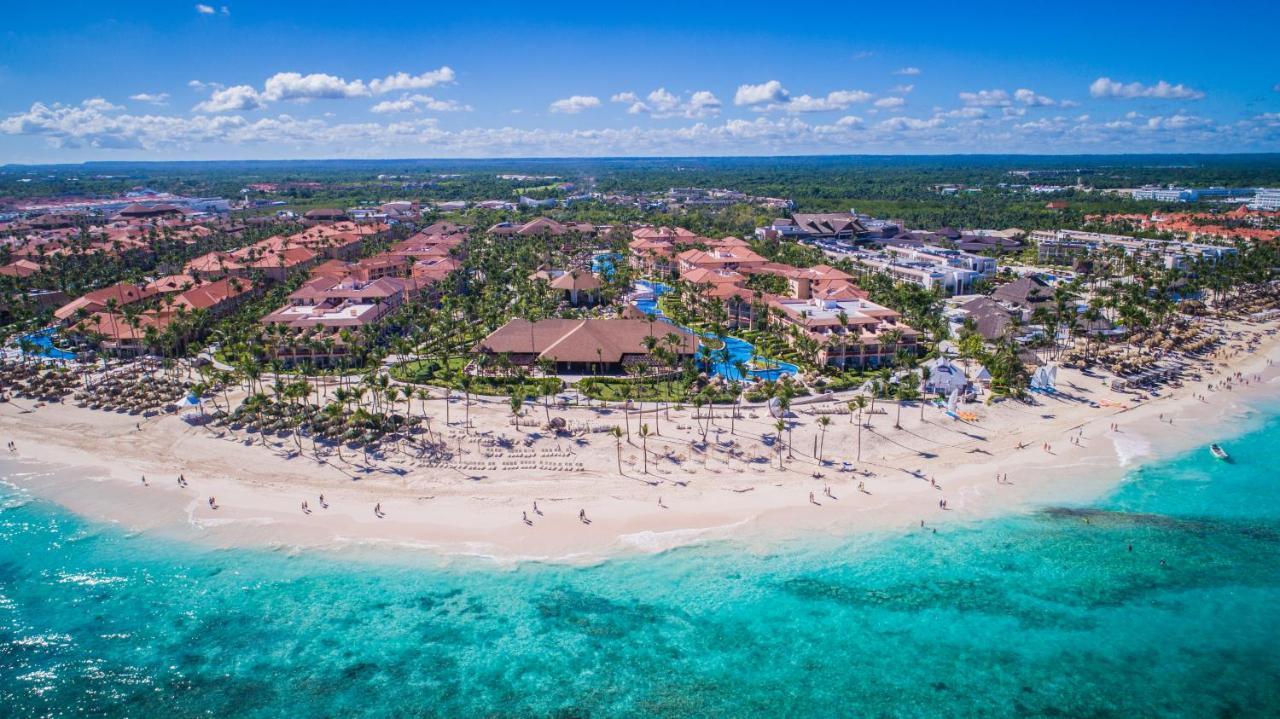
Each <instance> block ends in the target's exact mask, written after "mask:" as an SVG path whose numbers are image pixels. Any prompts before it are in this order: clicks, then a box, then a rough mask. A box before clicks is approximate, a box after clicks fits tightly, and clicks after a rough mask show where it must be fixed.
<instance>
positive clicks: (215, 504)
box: [209, 496, 218, 509]
mask: <svg viewBox="0 0 1280 719" xmlns="http://www.w3.org/2000/svg"><path fill="white" fill-rule="evenodd" d="M217 508H218V500H217V499H215V498H214V497H213V496H210V497H209V509H217Z"/></svg>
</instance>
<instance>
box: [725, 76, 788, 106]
mask: <svg viewBox="0 0 1280 719" xmlns="http://www.w3.org/2000/svg"><path fill="white" fill-rule="evenodd" d="M790 97H791V94H790V93H788V92H787V88H785V87H783V86H782V83H780V82H778V81H777V80H770V81H768V82H765V83H761V84H759V85H739V86H738V91H737V92H735V93H734V94H733V104H735V105H739V106H742V105H747V106H750V105H764V104H772V105H780V104H783V103H785V102H786V101H787V100H788V99H789V98H790Z"/></svg>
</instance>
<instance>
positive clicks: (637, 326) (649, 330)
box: [475, 319, 698, 374]
mask: <svg viewBox="0 0 1280 719" xmlns="http://www.w3.org/2000/svg"><path fill="white" fill-rule="evenodd" d="M669 334H673V335H675V338H676V341H675V343H674V344H667V342H666V338H667V335H669ZM649 337H653V338H654V340H653V341H656V342H657V343H658V346H659V347H662V348H665V349H667V350H669V351H671V352H673V353H675V356H676V357H677V362H676V364H679V363H681V362H683V361H684V360H686V359H690V358H692V357H694V356H695V355H696V354H697V351H698V338H697V336H696V335H694V334H693V333H692V332H689V331H688V330H684V329H681V328H678V327H676V326H675V325H670V324H666V323H654V322H647V321H645V320H639V319H545V320H538V321H536V322H530V321H529V320H524V319H513V320H510V321H509V322H507V323H506V324H505V325H503V326H502V327H499V328H498V329H496V330H494V331H493V332H492V333H490V334H489V336H488V337H485V338H484V339H483V340H481V341H480V343H479V344H477V345H476V346H475V351H476V352H479V353H483V354H486V355H489V356H491V357H498V356H504V357H506V358H507V359H508V360H509V361H510V362H511V363H512V364H513V365H515V366H517V367H524V368H526V369H532V368H533V367H534V366H535V365H536V363H537V362H538V361H539V360H549V361H551V362H553V363H555V368H556V369H555V371H556V373H558V374H590V373H603V374H621V373H624V372H626V369H627V367H628V366H629V365H632V364H637V363H642V364H650V365H653V364H655V363H656V362H657V359H656V357H655V354H654V353H651V352H650V351H649V348H648V346H647V345H648V342H650V340H648V339H647V338H649Z"/></svg>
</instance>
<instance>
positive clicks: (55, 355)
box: [25, 329, 76, 360]
mask: <svg viewBox="0 0 1280 719" xmlns="http://www.w3.org/2000/svg"><path fill="white" fill-rule="evenodd" d="M53 333H54V330H53V329H47V330H40V331H39V332H33V333H31V334H29V335H27V336H26V337H25V339H28V340H31V341H32V342H33V343H35V345H36V354H38V355H40V356H42V357H48V358H50V359H61V360H73V359H75V358H76V355H75V353H74V352H67V351H66V350H60V349H58V348H57V347H54V346H53Z"/></svg>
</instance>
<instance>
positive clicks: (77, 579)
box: [58, 572, 129, 587]
mask: <svg viewBox="0 0 1280 719" xmlns="http://www.w3.org/2000/svg"><path fill="white" fill-rule="evenodd" d="M127 581H129V580H128V579H125V578H124V577H113V576H111V575H109V574H90V573H79V574H67V573H66V572H60V573H59V574H58V584H79V585H80V586H83V587H96V586H99V585H103V584H119V583H120V582H127Z"/></svg>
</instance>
